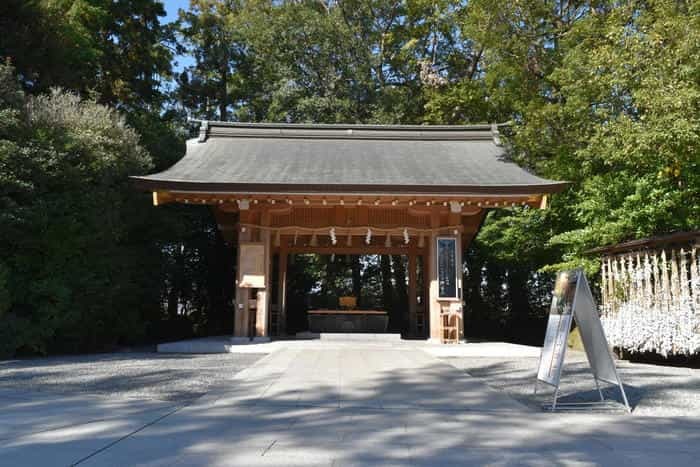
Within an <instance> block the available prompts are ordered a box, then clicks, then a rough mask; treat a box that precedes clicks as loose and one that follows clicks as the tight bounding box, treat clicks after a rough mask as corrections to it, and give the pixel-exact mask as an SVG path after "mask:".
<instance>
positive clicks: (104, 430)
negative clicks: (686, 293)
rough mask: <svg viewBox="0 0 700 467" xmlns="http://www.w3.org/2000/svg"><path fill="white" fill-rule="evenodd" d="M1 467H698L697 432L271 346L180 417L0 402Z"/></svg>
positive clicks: (411, 370) (390, 363)
mask: <svg viewBox="0 0 700 467" xmlns="http://www.w3.org/2000/svg"><path fill="white" fill-rule="evenodd" d="M0 404H1V407H2V408H3V410H2V412H1V413H0V465H13V466H14V465H68V464H71V463H79V464H80V465H95V466H104V465H110V466H111V465H113V466H124V465H149V466H155V465H158V466H170V465H182V466H199V465H202V466H204V465H213V466H216V465H226V466H256V465H266V466H267V465H274V466H277V465H279V466H285V465H325V466H331V465H333V466H336V465H337V466H340V465H424V466H440V465H499V466H500V465H615V466H624V465H630V466H632V465H634V466H644V465H650V466H651V465H654V466H657V465H673V466H675V465H679V466H680V465H698V459H700V420H698V419H697V418H691V417H676V418H657V417H656V418H655V417H635V416H634V415H628V414H625V413H620V414H581V413H556V414H550V413H538V412H533V411H531V410H530V409H528V408H526V407H525V406H522V405H520V404H519V403H518V402H516V401H514V400H512V399H510V398H509V397H507V396H505V395H504V394H502V393H499V392H496V391H494V390H491V389H489V388H488V387H486V386H484V385H483V384H482V383H480V382H478V381H476V380H475V379H473V378H471V377H470V376H468V375H466V374H464V373H462V372H460V371H458V370H456V369H455V368H454V367H452V366H450V365H448V364H446V363H444V362H442V361H440V360H438V359H436V358H435V357H433V356H431V355H429V354H428V353H427V352H425V351H423V350H421V349H420V347H413V348H412V347H411V346H403V347H392V346H385V347H382V346H380V345H363V344H361V343H356V344H355V345H352V346H348V345H341V344H338V345H334V344H331V343H327V344H324V345H309V346H302V345H294V346H290V347H287V348H280V349H278V350H276V351H274V352H273V353H271V354H270V355H268V356H266V357H264V358H262V359H261V360H259V361H258V362H257V363H256V364H255V365H253V366H252V367H249V368H248V369H246V370H243V371H242V372H241V373H239V374H238V375H237V377H236V378H235V379H234V380H233V382H232V383H230V385H227V386H226V387H219V388H217V389H216V390H213V391H210V392H209V393H208V394H207V395H205V396H203V397H202V398H200V399H198V400H197V401H195V402H194V403H192V404H190V405H187V406H176V405H169V404H167V403H161V402H144V401H129V400H120V401H110V400H104V399H100V398H90V397H84V396H83V397H82V400H80V398H79V399H75V398H71V397H62V398H61V397H56V396H53V397H52V396H45V397H44V398H41V397H39V398H31V399H27V398H22V396H21V395H18V394H11V393H9V392H5V393H3V392H0Z"/></svg>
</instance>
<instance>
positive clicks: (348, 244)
mask: <svg viewBox="0 0 700 467" xmlns="http://www.w3.org/2000/svg"><path fill="white" fill-rule="evenodd" d="M345 244H346V245H347V246H352V235H350V232H348V239H347V241H346V242H345Z"/></svg>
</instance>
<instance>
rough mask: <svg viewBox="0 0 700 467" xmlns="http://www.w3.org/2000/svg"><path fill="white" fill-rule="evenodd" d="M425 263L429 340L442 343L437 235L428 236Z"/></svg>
mask: <svg viewBox="0 0 700 467" xmlns="http://www.w3.org/2000/svg"><path fill="white" fill-rule="evenodd" d="M428 241H429V242H430V244H429V245H428V249H427V253H428V254H427V255H426V261H427V263H428V264H427V271H428V274H427V278H426V279H427V282H428V297H427V300H426V304H425V306H426V314H427V317H428V327H429V329H430V340H431V341H434V342H442V339H441V330H442V323H441V322H440V302H439V301H438V271H437V235H436V234H435V233H432V234H430V236H429V238H428Z"/></svg>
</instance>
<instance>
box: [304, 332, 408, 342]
mask: <svg viewBox="0 0 700 467" xmlns="http://www.w3.org/2000/svg"><path fill="white" fill-rule="evenodd" d="M296 338H297V339H315V340H316V339H317V340H322V341H360V342H400V341H401V334H398V333H397V334H392V333H380V334H372V333H361V332H353V333H346V332H322V333H313V332H298V333H297V334H296Z"/></svg>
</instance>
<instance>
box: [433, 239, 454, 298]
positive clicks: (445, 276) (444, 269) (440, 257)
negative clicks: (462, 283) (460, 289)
mask: <svg viewBox="0 0 700 467" xmlns="http://www.w3.org/2000/svg"><path fill="white" fill-rule="evenodd" d="M437 242H438V243H437V266H438V298H457V239H455V238H451V237H439V238H438V239H437Z"/></svg>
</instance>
